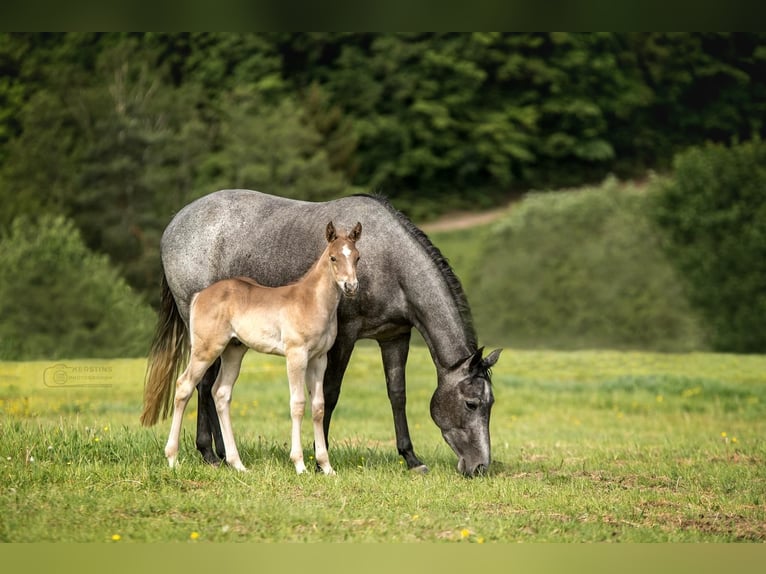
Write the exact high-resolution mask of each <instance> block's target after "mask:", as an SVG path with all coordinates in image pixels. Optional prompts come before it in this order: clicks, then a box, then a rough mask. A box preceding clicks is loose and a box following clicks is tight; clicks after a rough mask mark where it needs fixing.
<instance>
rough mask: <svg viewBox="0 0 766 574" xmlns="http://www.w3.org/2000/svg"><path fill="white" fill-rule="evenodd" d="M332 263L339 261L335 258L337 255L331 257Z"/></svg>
mask: <svg viewBox="0 0 766 574" xmlns="http://www.w3.org/2000/svg"><path fill="white" fill-rule="evenodd" d="M330 261H332V262H333V263H335V262H336V261H337V259H336V258H335V255H330Z"/></svg>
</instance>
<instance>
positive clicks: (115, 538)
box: [112, 534, 122, 542]
mask: <svg viewBox="0 0 766 574" xmlns="http://www.w3.org/2000/svg"><path fill="white" fill-rule="evenodd" d="M121 539H122V536H120V535H119V534H112V541H114V542H119V541H120V540H121Z"/></svg>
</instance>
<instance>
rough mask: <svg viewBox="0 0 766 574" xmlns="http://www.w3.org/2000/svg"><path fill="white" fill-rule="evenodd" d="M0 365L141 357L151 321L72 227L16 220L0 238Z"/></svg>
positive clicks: (48, 220) (50, 220)
mask: <svg viewBox="0 0 766 574" xmlns="http://www.w3.org/2000/svg"><path fill="white" fill-rule="evenodd" d="M0 267H1V268H2V269H3V273H2V274H0V318H2V319H1V320H0V359H3V360H28V359H39V358H48V359H55V358H64V357H69V358H74V357H135V356H142V355H143V354H144V353H145V352H146V350H147V348H148V345H149V342H150V337H151V331H152V326H153V323H154V316H153V313H152V311H151V309H150V308H149V306H148V305H146V304H145V303H144V302H143V301H142V300H141V298H140V297H139V296H137V295H136V294H135V293H134V292H133V291H132V290H131V289H130V287H129V286H128V285H127V283H126V282H125V281H124V279H122V278H121V277H120V275H119V273H118V272H117V270H116V269H114V267H112V266H111V265H110V263H109V260H108V259H107V257H106V256H104V255H98V254H95V253H93V252H92V251H90V250H89V249H88V248H87V247H86V246H85V244H84V242H83V240H82V237H81V236H80V233H79V232H78V230H77V228H76V227H75V225H74V224H73V223H72V221H70V220H67V219H66V218H64V217H62V216H54V215H44V216H42V217H40V218H39V219H38V220H37V221H34V220H32V219H30V218H27V217H20V218H17V219H16V220H15V221H14V222H13V224H12V225H11V228H10V231H9V232H8V233H7V234H6V235H5V236H4V237H2V239H0Z"/></svg>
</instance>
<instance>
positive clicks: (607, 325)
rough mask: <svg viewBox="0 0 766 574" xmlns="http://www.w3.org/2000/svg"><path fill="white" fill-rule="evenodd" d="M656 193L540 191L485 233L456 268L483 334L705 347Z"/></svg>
mask: <svg viewBox="0 0 766 574" xmlns="http://www.w3.org/2000/svg"><path fill="white" fill-rule="evenodd" d="M647 193H648V192H645V191H639V190H636V189H631V188H623V187H620V186H619V185H617V184H616V183H615V182H610V183H607V184H606V185H605V186H603V187H602V188H597V189H588V190H582V191H573V192H562V193H557V194H537V195H531V196H528V197H527V198H526V199H524V200H523V201H522V202H521V203H520V204H519V205H518V206H516V207H514V208H513V209H512V210H511V212H510V214H509V215H508V216H507V217H505V218H504V219H502V220H500V221H499V222H497V223H495V224H493V226H492V227H491V228H490V229H489V230H488V231H487V232H486V233H484V234H483V235H482V236H479V237H477V238H475V240H474V241H473V242H471V250H472V253H473V254H474V257H473V258H472V259H471V260H470V261H469V260H468V259H467V258H464V257H463V258H458V259H457V260H456V261H455V264H456V269H457V271H458V273H459V274H460V276H461V278H464V283H465V287H466V291H467V295H468V298H469V301H470V303H471V308H472V309H473V313H474V318H475V320H476V324H477V330H478V331H479V332H480V333H481V334H482V339H484V340H489V341H496V342H497V343H498V344H507V345H512V346H514V347H553V348H561V349H578V348H599V347H606V348H636V349H654V350H663V351H685V350H690V349H698V348H702V347H704V340H703V338H702V333H701V327H700V323H699V322H698V321H697V320H696V319H695V316H694V314H693V313H692V312H691V311H690V309H689V305H688V303H687V302H686V299H685V296H684V293H683V290H682V288H681V286H680V282H679V278H678V276H677V274H676V273H675V271H674V269H673V267H672V266H671V265H670V264H669V262H668V261H667V260H666V258H665V256H664V253H663V252H662V249H661V246H660V244H659V242H658V239H657V233H656V230H655V228H654V224H653V222H652V221H651V219H650V217H649V215H648V209H647V204H648V201H647V200H648V197H649V196H648V195H647ZM447 253H448V255H449V251H447ZM477 253H480V254H481V256H480V257H477V256H476V254H477Z"/></svg>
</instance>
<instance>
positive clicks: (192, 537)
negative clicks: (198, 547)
mask: <svg viewBox="0 0 766 574" xmlns="http://www.w3.org/2000/svg"><path fill="white" fill-rule="evenodd" d="M189 538H190V539H192V540H197V539H198V538H199V532H196V531H195V532H192V533H191V534H189Z"/></svg>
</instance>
